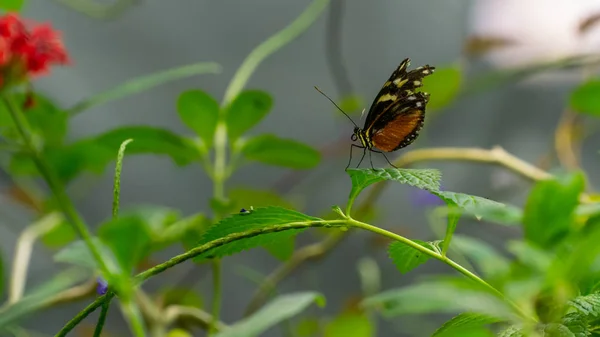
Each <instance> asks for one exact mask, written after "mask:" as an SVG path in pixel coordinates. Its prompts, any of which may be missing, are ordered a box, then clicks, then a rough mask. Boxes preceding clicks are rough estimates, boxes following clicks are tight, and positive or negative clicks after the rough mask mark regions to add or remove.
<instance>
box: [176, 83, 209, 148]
mask: <svg viewBox="0 0 600 337" xmlns="http://www.w3.org/2000/svg"><path fill="white" fill-rule="evenodd" d="M177 112H178V113H179V118H181V120H182V121H183V122H184V123H185V125H187V126H188V127H189V128H190V129H192V130H194V132H196V134H197V135H198V136H200V138H202V140H203V141H204V143H205V144H206V147H207V148H210V147H211V145H212V142H213V138H214V136H215V129H216V128H217V120H218V118H219V103H218V102H217V101H216V100H215V99H214V98H212V97H211V96H210V95H209V94H207V93H205V92H204V91H201V90H188V91H185V92H183V93H181V95H179V99H178V100H177Z"/></svg>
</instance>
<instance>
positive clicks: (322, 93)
mask: <svg viewBox="0 0 600 337" xmlns="http://www.w3.org/2000/svg"><path fill="white" fill-rule="evenodd" d="M315 89H317V91H318V92H320V93H321V95H323V96H325V97H326V98H327V99H328V100H329V101H330V102H331V103H333V105H335V107H336V108H338V110H340V111H341V112H342V113H343V114H344V116H346V117H348V119H349V120H350V121H351V122H352V124H354V126H356V127H358V125H356V123H354V121H353V120H352V118H350V116H348V114H347V113H345V112H344V110H342V108H340V107H339V106H338V105H337V104H335V102H334V101H333V100H332V99H331V98H329V96H327V95H325V93H324V92H322V91H321V89H319V88H317V87H315Z"/></svg>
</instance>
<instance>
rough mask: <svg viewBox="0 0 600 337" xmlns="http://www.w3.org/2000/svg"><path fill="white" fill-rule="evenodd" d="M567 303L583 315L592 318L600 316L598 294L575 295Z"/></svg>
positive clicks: (599, 295) (599, 297) (599, 296)
mask: <svg viewBox="0 0 600 337" xmlns="http://www.w3.org/2000/svg"><path fill="white" fill-rule="evenodd" d="M568 304H569V305H570V306H571V307H573V308H574V309H575V310H577V311H578V312H579V313H581V314H583V315H585V316H592V317H594V318H596V317H598V316H600V294H597V293H596V294H589V295H584V296H577V297H575V298H574V299H572V300H570V301H569V302H568Z"/></svg>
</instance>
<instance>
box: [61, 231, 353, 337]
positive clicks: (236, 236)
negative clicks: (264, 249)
mask: <svg viewBox="0 0 600 337" xmlns="http://www.w3.org/2000/svg"><path fill="white" fill-rule="evenodd" d="M347 223H348V221H347V220H321V221H300V222H292V223H288V224H285V225H274V226H269V227H264V228H257V229H253V230H250V231H246V232H240V233H233V234H229V235H227V236H224V237H222V238H220V239H217V240H214V241H211V242H208V243H206V244H203V245H202V246H198V247H196V248H194V249H191V250H189V251H187V252H185V253H183V254H180V255H177V256H175V257H173V258H171V259H169V260H168V261H166V262H163V263H161V264H159V265H156V266H154V267H152V268H150V269H148V270H146V271H143V272H141V273H139V274H137V275H136V276H135V280H136V283H137V285H140V284H141V283H143V282H144V281H146V280H147V279H149V278H150V277H152V276H155V275H158V274H160V273H162V272H164V271H165V270H167V269H169V268H172V267H174V266H176V265H178V264H180V263H183V262H185V261H187V260H189V259H192V258H194V257H196V256H198V255H201V254H204V253H206V252H207V251H210V250H212V249H215V248H217V247H221V246H223V245H226V244H228V243H231V242H234V241H237V240H242V239H247V238H251V237H255V236H258V235H262V234H267V233H276V232H282V231H286V230H291V229H300V228H308V227H333V226H343V225H344V224H347ZM114 296H115V294H114V293H113V292H111V291H109V292H108V293H106V294H105V295H102V296H100V297H98V298H97V299H96V300H95V301H94V302H92V303H91V304H90V305H88V306H87V307H85V309H83V311H81V312H80V313H78V314H77V315H76V316H75V317H73V318H72V319H71V320H70V321H69V322H67V324H65V326H64V327H63V328H62V330H61V331H60V332H59V333H58V334H57V335H56V337H64V336H66V334H67V333H69V331H71V330H73V329H74V328H75V327H76V326H77V324H79V323H80V322H81V321H82V320H83V319H85V318H86V317H87V316H88V315H89V314H91V313H92V312H94V310H96V309H97V308H98V307H100V306H101V305H102V304H103V303H104V302H105V301H110V300H112V298H113V297H114Z"/></svg>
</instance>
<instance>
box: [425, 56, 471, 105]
mask: <svg viewBox="0 0 600 337" xmlns="http://www.w3.org/2000/svg"><path fill="white" fill-rule="evenodd" d="M461 85H462V69H461V68H460V66H453V67H448V68H436V69H435V72H434V73H433V74H431V75H430V76H429V77H428V78H427V80H426V81H425V86H424V89H423V90H425V91H427V92H428V93H429V94H430V95H431V97H430V99H429V103H427V108H428V109H431V110H434V109H436V110H437V109H441V108H443V107H446V106H447V105H449V104H450V103H452V101H454V99H455V98H456V97H457V96H458V93H459V91H460V89H461Z"/></svg>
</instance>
